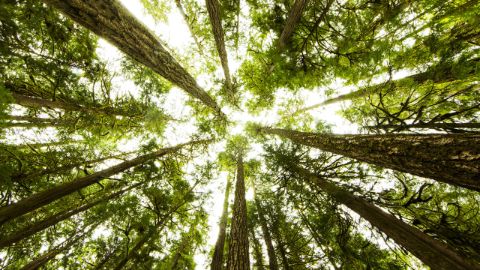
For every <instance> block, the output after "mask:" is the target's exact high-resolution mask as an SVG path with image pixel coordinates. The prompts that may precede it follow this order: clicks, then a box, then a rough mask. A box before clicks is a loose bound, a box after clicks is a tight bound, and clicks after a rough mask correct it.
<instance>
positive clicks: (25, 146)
mask: <svg viewBox="0 0 480 270" xmlns="http://www.w3.org/2000/svg"><path fill="white" fill-rule="evenodd" d="M82 142H84V140H78V141H74V140H65V141H58V142H46V143H26V144H17V145H15V144H3V145H1V147H6V148H9V149H12V148H13V149H16V150H23V149H34V148H43V147H50V146H60V145H65V144H78V143H82Z"/></svg>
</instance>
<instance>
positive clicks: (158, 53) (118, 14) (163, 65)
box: [43, 0, 223, 115]
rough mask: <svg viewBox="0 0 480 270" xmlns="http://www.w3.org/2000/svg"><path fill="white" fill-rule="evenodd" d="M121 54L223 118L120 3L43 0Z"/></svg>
mask: <svg viewBox="0 0 480 270" xmlns="http://www.w3.org/2000/svg"><path fill="white" fill-rule="evenodd" d="M43 2H45V3H46V4H48V5H51V6H53V7H55V8H57V9H58V10H60V11H61V12H62V13H64V14H65V15H67V16H68V17H70V18H71V19H72V20H74V21H75V22H77V23H79V24H81V25H82V26H84V27H85V28H87V29H89V30H91V31H92V32H94V33H95V34H97V35H98V36H100V37H103V38H105V39H106V40H108V41H110V42H111V43H112V44H113V45H115V46H116V47H117V48H118V49H119V50H120V51H122V52H124V53H125V54H127V55H128V56H130V57H132V58H133V59H135V60H136V61H138V62H139V63H141V64H143V65H145V66H146V67H148V68H151V69H152V70H153V71H155V72H156V73H158V74H159V75H160V76H162V77H164V78H165V79H167V80H169V81H171V82H172V83H174V84H176V85H178V86H179V87H180V88H182V89H183V90H185V91H186V92H187V93H189V94H190V95H191V96H193V97H195V98H197V99H199V100H201V101H202V102H203V103H204V104H205V105H206V106H209V107H210V108H212V109H214V110H215V111H216V112H218V113H219V114H221V115H223V113H222V112H221V110H220V108H219V106H218V105H217V103H216V102H215V100H213V99H212V98H211V97H210V96H209V95H208V93H207V92H205V91H204V90H203V89H202V88H200V86H198V84H197V82H196V81H195V79H194V78H193V77H192V76H191V75H190V74H189V73H188V72H187V71H186V70H185V69H184V68H183V67H182V66H181V65H180V64H179V63H178V62H177V61H176V60H175V59H174V58H173V57H172V56H171V55H170V54H169V53H168V51H167V50H165V48H164V47H163V46H162V45H161V43H160V41H159V39H158V38H157V37H156V36H155V35H154V34H153V33H152V32H150V31H149V30H148V29H147V28H146V27H145V26H144V25H143V24H142V23H140V22H139V21H138V20H137V19H136V18H135V17H134V16H133V15H132V14H131V13H130V12H129V11H128V10H127V9H126V8H125V7H123V6H122V5H121V4H120V3H119V2H118V1H117V0H43Z"/></svg>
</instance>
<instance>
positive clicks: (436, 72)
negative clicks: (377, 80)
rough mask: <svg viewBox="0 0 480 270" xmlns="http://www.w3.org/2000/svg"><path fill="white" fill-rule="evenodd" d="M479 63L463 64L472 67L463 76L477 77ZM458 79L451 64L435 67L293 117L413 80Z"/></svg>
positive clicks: (301, 111) (323, 103) (345, 96)
mask: <svg viewBox="0 0 480 270" xmlns="http://www.w3.org/2000/svg"><path fill="white" fill-rule="evenodd" d="M478 62H480V58H475V59H473V60H469V61H467V62H466V63H464V64H462V66H465V67H467V66H468V67H470V69H469V70H468V71H466V72H465V73H466V74H465V73H464V74H462V76H466V75H468V76H471V75H475V73H476V72H477V71H476V69H475V68H474V67H476V65H478ZM458 79H461V77H458V74H456V72H455V71H454V67H453V66H452V65H451V64H450V63H448V64H443V65H439V66H434V67H431V68H429V69H428V70H427V71H425V72H421V73H417V74H414V75H411V76H408V77H406V78H403V79H399V80H396V81H388V82H386V83H381V84H377V85H372V86H366V87H362V88H360V89H358V90H356V91H353V92H350V93H347V94H343V95H339V96H336V97H333V98H330V99H327V100H325V101H323V102H321V103H318V104H314V105H312V106H309V107H305V108H303V109H299V110H297V111H295V112H294V113H293V114H292V116H295V115H298V114H301V113H304V112H306V111H309V110H313V109H316V108H320V107H323V106H327V105H330V104H334V103H337V102H342V101H347V100H353V99H357V98H361V97H365V96H368V95H370V94H373V93H379V92H381V91H382V90H383V89H387V88H388V87H390V86H392V85H393V86H397V85H401V84H403V83H405V82H408V81H412V80H413V81H414V82H415V83H417V84H423V83H425V82H427V81H429V80H431V81H432V82H434V83H445V82H453V81H455V80H458Z"/></svg>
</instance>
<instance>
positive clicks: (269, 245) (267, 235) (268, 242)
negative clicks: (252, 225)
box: [255, 198, 278, 270]
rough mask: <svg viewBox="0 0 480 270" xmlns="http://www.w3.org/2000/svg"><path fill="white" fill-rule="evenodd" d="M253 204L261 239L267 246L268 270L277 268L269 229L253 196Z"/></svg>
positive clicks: (258, 203)
mask: <svg viewBox="0 0 480 270" xmlns="http://www.w3.org/2000/svg"><path fill="white" fill-rule="evenodd" d="M255 205H256V206H257V211H258V219H259V220H260V226H261V227H262V233H263V240H265V245H266V246H267V253H268V265H269V268H270V270H278V262H277V256H276V255H275V248H274V247H273V242H272V237H271V235H270V229H269V228H268V225H267V220H266V219H265V214H264V212H263V209H262V206H261V205H260V202H259V201H258V199H257V198H255Z"/></svg>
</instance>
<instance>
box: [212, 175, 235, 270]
mask: <svg viewBox="0 0 480 270" xmlns="http://www.w3.org/2000/svg"><path fill="white" fill-rule="evenodd" d="M231 187H232V182H231V181H230V179H227V186H226V188H225V197H224V199H223V211H222V217H221V218H220V224H219V231H218V238H217V241H216V242H215V250H214V251H213V256H212V264H211V267H210V269H212V270H222V269H223V252H224V249H225V236H226V230H227V220H228V197H229V196H230V189H231Z"/></svg>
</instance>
